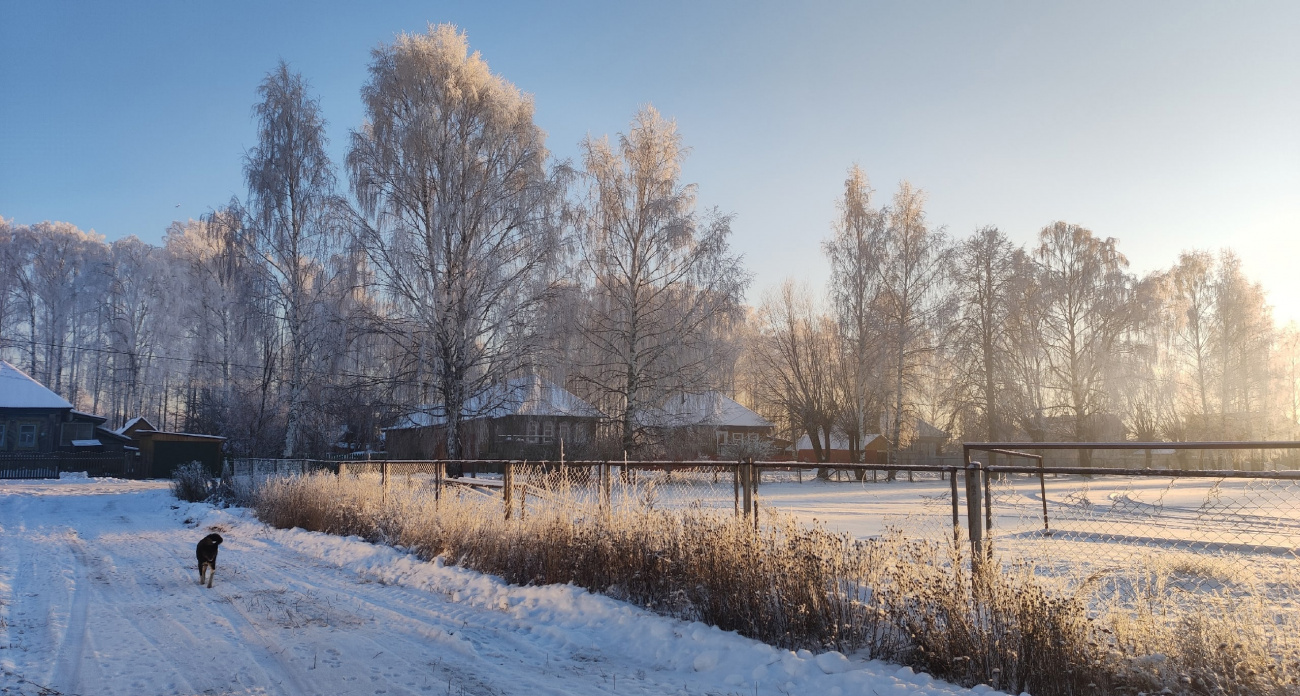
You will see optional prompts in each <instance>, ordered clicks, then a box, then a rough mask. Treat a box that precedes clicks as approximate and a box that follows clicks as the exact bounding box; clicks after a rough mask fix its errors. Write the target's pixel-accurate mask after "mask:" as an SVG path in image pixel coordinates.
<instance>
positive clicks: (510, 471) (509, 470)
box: [501, 462, 515, 522]
mask: <svg viewBox="0 0 1300 696" xmlns="http://www.w3.org/2000/svg"><path fill="white" fill-rule="evenodd" d="M514 468H515V467H514V465H513V464H511V463H509V462H506V465H505V468H504V469H503V473H502V476H501V499H502V500H503V501H504V502H505V508H506V521H507V522H509V521H510V512H511V511H510V507H511V503H513V502H514V500H513V495H512V489H513V487H514V485H515V476H514Z"/></svg>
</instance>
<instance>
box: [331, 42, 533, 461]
mask: <svg viewBox="0 0 1300 696" xmlns="http://www.w3.org/2000/svg"><path fill="white" fill-rule="evenodd" d="M372 58H373V59H372V61H371V64H370V79H369V81H368V82H367V83H366V85H365V87H364V88H363V89H362V99H363V102H364V103H365V110H366V123H365V124H364V125H363V126H362V127H361V129H360V130H358V131H355V132H354V133H353V135H352V147H351V150H350V152H349V154H348V159H347V164H348V170H349V172H350V174H351V178H352V187H353V190H354V191H355V193H356V196H357V199H358V201H359V202H360V205H361V209H362V211H363V212H364V213H365V215H366V216H367V218H368V220H367V224H366V225H365V227H364V230H363V231H362V233H361V234H362V239H361V242H362V246H364V247H365V248H366V250H367V252H368V254H369V255H370V257H371V259H372V261H373V264H374V270H375V273H376V277H377V280H378V282H379V284H380V285H381V286H382V287H383V289H384V290H385V291H386V293H387V295H388V297H389V299H390V301H391V302H390V305H391V312H390V314H389V322H390V324H389V325H388V326H386V327H384V330H386V331H387V332H389V334H390V335H391V336H392V337H393V338H394V340H397V341H399V342H400V343H401V344H402V345H403V346H404V348H405V351H406V354H407V356H408V359H409V364H410V365H411V366H412V369H413V370H415V372H412V373H408V374H407V375H405V378H406V379H407V380H410V381H417V380H421V379H424V378H425V376H427V378H429V380H430V382H431V386H432V388H433V391H434V392H435V393H436V395H437V397H438V402H439V408H438V410H439V411H441V412H442V413H443V414H445V418H446V423H447V428H446V433H447V441H446V449H447V456H449V457H451V458H453V459H456V458H460V457H461V455H462V447H461V442H460V427H459V426H460V422H461V420H462V419H463V418H464V417H466V416H470V415H474V414H472V413H470V412H469V411H468V410H467V409H470V408H471V405H472V404H473V403H475V402H474V399H475V397H480V396H482V395H484V394H487V393H489V389H490V387H491V386H492V384H493V383H495V382H498V381H500V380H501V379H503V378H505V377H506V376H507V375H509V374H510V373H511V372H513V371H516V370H519V369H521V368H523V367H525V366H526V365H527V363H528V362H529V360H530V348H529V335H530V332H531V321H530V319H531V315H532V314H533V313H534V312H535V311H536V310H537V309H538V307H539V305H540V304H541V302H542V301H543V300H544V298H545V297H546V296H547V294H548V290H549V286H548V283H547V282H546V275H547V274H546V271H547V268H548V266H549V264H550V262H551V260H552V258H553V255H554V254H555V253H556V251H557V244H556V241H555V226H554V225H553V224H552V212H553V211H552V208H551V206H552V204H553V202H554V200H555V186H554V185H553V181H552V179H551V178H550V177H549V176H548V173H547V169H546V158H547V151H546V147H545V134H544V133H543V132H542V130H541V129H540V128H538V127H537V126H536V125H535V124H534V123H533V102H532V99H531V98H530V97H529V96H528V95H526V94H523V93H521V92H520V91H519V90H518V88H516V87H515V86H514V85H512V84H510V83H509V82H507V81H506V80H504V79H502V78H501V77H499V76H497V75H494V74H492V72H491V71H490V70H489V69H488V65H487V63H486V62H485V61H484V60H483V58H482V57H481V56H480V55H479V54H478V53H471V52H470V50H469V44H468V42H467V39H466V37H465V35H464V34H463V33H461V32H459V31H458V30H457V29H456V28H455V27H453V26H451V25H445V24H444V25H439V26H436V27H430V29H429V31H428V33H426V34H414V35H412V34H403V35H401V36H399V37H398V38H397V40H396V41H395V42H394V43H393V44H391V45H384V46H381V47H379V48H378V49H376V50H375V51H374V52H373V53H372Z"/></svg>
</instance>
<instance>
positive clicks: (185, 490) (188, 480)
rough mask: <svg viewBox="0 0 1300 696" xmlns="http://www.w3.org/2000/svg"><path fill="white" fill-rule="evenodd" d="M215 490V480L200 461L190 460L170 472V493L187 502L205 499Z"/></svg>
mask: <svg viewBox="0 0 1300 696" xmlns="http://www.w3.org/2000/svg"><path fill="white" fill-rule="evenodd" d="M215 491H216V482H214V481H213V480H212V477H211V476H209V475H208V470H207V469H206V468H204V466H203V464H202V463H201V462H190V463H189V464H182V465H180V466H178V467H176V469H175V471H173V472H172V495H175V496H176V497H177V498H179V499H180V500H184V501H186V502H188V503H198V502H202V501H204V500H207V499H208V498H209V497H211V496H212V494H213V492H215Z"/></svg>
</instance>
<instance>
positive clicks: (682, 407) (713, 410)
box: [653, 391, 772, 428]
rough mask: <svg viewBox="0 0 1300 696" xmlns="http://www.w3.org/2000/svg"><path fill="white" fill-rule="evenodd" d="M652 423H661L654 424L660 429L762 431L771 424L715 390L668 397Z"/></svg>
mask: <svg viewBox="0 0 1300 696" xmlns="http://www.w3.org/2000/svg"><path fill="white" fill-rule="evenodd" d="M653 420H656V421H661V422H659V423H655V425H659V426H661V427H681V426H687V425H711V426H715V427H719V426H735V427H741V428H744V427H749V428H766V427H771V425H772V421H769V420H768V419H766V418H764V417H762V416H760V415H758V414H757V413H754V412H753V411H751V410H749V409H748V408H745V407H744V406H741V405H740V404H739V403H737V402H736V401H734V400H733V399H731V398H730V397H728V396H726V395H724V394H723V393H721V392H716V391H708V392H704V393H703V394H678V395H677V396H673V397H670V398H669V399H668V401H667V402H665V403H664V405H663V408H662V409H661V410H660V413H658V414H655V416H654V417H653Z"/></svg>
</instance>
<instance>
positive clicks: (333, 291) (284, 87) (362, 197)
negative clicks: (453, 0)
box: [0, 25, 748, 457]
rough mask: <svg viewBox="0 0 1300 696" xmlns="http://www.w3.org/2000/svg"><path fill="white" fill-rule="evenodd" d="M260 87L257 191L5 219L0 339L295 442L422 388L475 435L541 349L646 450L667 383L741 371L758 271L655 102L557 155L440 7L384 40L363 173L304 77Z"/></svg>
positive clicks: (553, 375) (108, 394)
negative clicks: (749, 268)
mask: <svg viewBox="0 0 1300 696" xmlns="http://www.w3.org/2000/svg"><path fill="white" fill-rule="evenodd" d="M258 94H259V97H260V99H259V101H258V102H257V104H256V105H255V107H254V117H255V120H256V123H257V126H258V142H257V144H256V146H255V147H253V148H251V149H250V150H249V152H248V154H247V155H246V157H245V161H244V174H245V179H246V183H247V195H246V196H245V197H244V198H243V199H242V200H232V201H231V202H229V203H228V204H226V205H223V206H221V207H219V208H218V209H216V210H214V211H213V212H212V213H211V214H209V215H207V216H205V217H204V218H203V219H202V220H198V221H191V222H189V223H186V224H180V223H177V224H174V225H172V227H171V228H170V229H169V230H168V231H167V234H166V236H165V238H164V241H163V244H162V246H160V247H154V246H151V245H148V244H145V243H142V242H141V241H139V240H138V239H136V238H135V237H128V238H125V239H121V240H117V241H114V242H112V243H111V244H108V243H105V242H104V240H103V239H102V238H101V237H99V236H97V235H95V234H93V233H85V232H82V231H80V230H77V229H75V228H73V227H71V226H70V225H66V224H60V223H42V224H37V225H31V226H23V225H17V224H14V223H13V222H12V221H3V220H2V219H0V264H3V266H2V267H0V283H3V285H0V303H3V304H0V354H2V355H3V356H4V357H5V358H6V359H9V360H11V361H13V362H15V363H16V364H18V365H20V366H22V367H24V368H25V369H27V370H29V371H30V372H31V373H32V374H33V375H34V376H35V377H37V378H38V379H40V380H42V381H43V382H45V383H47V384H49V385H51V387H52V388H54V389H55V390H56V391H58V392H60V393H62V394H65V395H67V396H68V397H69V398H70V399H71V400H73V401H74V403H75V404H76V405H77V406H78V407H79V408H82V409H85V410H90V411H95V412H100V413H104V414H108V415H110V416H111V418H112V419H113V421H115V422H122V421H124V420H126V419H127V418H129V417H131V416H133V415H137V414H141V415H145V416H148V417H149V418H150V419H151V420H153V421H154V422H155V424H156V425H158V426H159V427H165V428H173V429H189V430H197V431H202V432H215V433H221V434H224V435H226V436H228V437H230V438H231V450H232V451H234V452H237V453H245V452H246V453H259V454H279V455H283V456H294V455H300V454H303V453H309V452H311V453H318V452H322V451H326V450H329V449H337V448H340V447H341V448H346V449H364V448H367V447H374V446H376V445H377V444H378V443H377V438H378V437H379V429H380V428H381V427H382V426H384V425H386V424H388V423H391V422H392V421H393V420H394V418H395V416H396V415H397V414H398V413H399V412H402V411H407V410H410V409H411V408H426V409H427V410H429V411H430V412H431V414H432V415H435V416H437V417H439V418H445V419H446V420H447V421H449V423H450V424H451V426H452V427H450V428H448V432H449V433H450V436H449V437H448V441H447V442H446V449H447V452H448V454H449V456H452V457H458V456H460V455H461V454H462V453H463V443H461V442H459V439H458V437H457V434H458V433H459V429H458V428H457V427H455V426H456V424H457V423H458V422H459V421H461V420H463V419H466V418H472V417H474V416H475V415H477V413H479V412H482V411H485V410H489V409H491V408H493V407H494V406H496V405H497V404H496V403H494V400H499V399H501V398H505V397H508V396H510V393H509V392H508V391H506V390H503V389H501V388H500V385H501V384H502V383H503V382H505V381H506V380H508V379H509V378H511V377H514V376H518V375H521V374H525V373H530V372H534V373H540V374H542V376H544V377H548V378H550V379H552V380H553V381H556V382H559V383H561V384H566V385H569V386H570V387H571V388H573V389H574V390H575V391H578V392H579V393H581V394H582V395H583V396H584V397H586V398H587V399H588V400H590V401H591V402H592V403H594V404H595V405H597V406H598V407H599V408H601V410H602V411H603V412H605V413H606V414H609V416H610V424H609V427H608V428H607V431H608V432H607V433H605V435H604V439H605V440H606V442H605V445H606V446H607V448H608V449H611V451H612V452H620V451H622V450H629V451H632V452H642V451H648V449H647V448H650V447H652V446H653V444H654V443H652V442H650V441H649V439H648V433H649V426H650V425H652V424H653V417H652V415H651V414H652V412H653V411H654V409H655V408H657V407H658V406H659V405H661V404H662V403H663V402H664V401H665V399H667V398H668V396H669V395H670V394H673V393H677V392H680V391H683V390H700V389H707V388H713V387H722V386H725V382H726V380H727V379H728V377H729V375H730V373H731V367H732V365H733V364H734V362H735V349H734V345H735V343H734V341H733V340H732V339H731V336H732V334H733V333H734V325H735V324H736V323H737V322H738V321H740V320H741V319H742V318H743V314H742V312H741V305H740V301H741V298H742V296H743V294H744V292H745V289H746V287H747V284H748V276H747V275H746V274H745V272H744V271H743V270H742V266H741V264H740V261H739V259H738V258H736V257H735V256H734V255H733V254H732V252H731V251H730V249H729V246H728V240H729V236H730V231H731V230H730V219H729V218H728V217H726V216H723V215H720V214H717V213H714V212H703V211H697V210H696V202H695V190H694V187H692V186H689V185H687V184H685V183H683V182H682V181H681V164H682V161H683V158H684V156H685V152H686V150H685V147H684V146H683V144H682V142H681V138H680V136H679V135H678V134H677V131H676V126H675V124H674V123H673V122H671V121H669V120H666V119H664V118H662V117H661V116H660V115H659V114H658V113H657V112H656V111H655V110H654V109H653V108H651V107H646V108H644V109H642V110H641V111H640V112H638V113H637V114H636V115H635V117H634V119H633V121H632V123H631V127H630V128H629V129H628V131H627V133H626V134H624V135H620V136H618V138H617V139H615V140H613V141H611V140H610V139H608V138H600V139H596V138H588V139H587V140H585V141H584V142H583V143H582V144H581V151H582V161H581V162H579V163H576V164H575V163H571V162H558V161H554V159H553V158H552V157H551V156H550V154H549V153H548V151H547V149H546V144H545V134H544V133H543V132H542V130H541V129H540V128H538V127H537V125H536V124H535V123H534V121H533V104H532V100H531V98H530V97H528V96H527V95H525V94H522V93H521V92H520V91H519V90H518V89H517V88H515V86H514V85H512V84H510V83H509V82H507V81H505V80H503V79H502V78H501V77H499V76H497V75H494V74H493V73H492V72H491V71H490V70H489V69H488V66H487V64H486V63H485V62H484V61H483V60H482V58H481V57H480V56H479V55H478V54H477V53H472V52H471V51H470V50H469V46H468V44H467V41H466V38H465V36H464V34H462V33H460V32H458V31H457V30H456V29H455V28H454V27H451V26H445V25H444V26H438V27H431V28H430V30H429V32H428V33H426V34H419V35H403V36H400V37H398V38H397V39H396V41H395V42H394V43H392V44H391V45H385V46H381V47H380V48H378V49H376V50H375V51H374V52H373V55H372V61H371V63H370V69H369V79H368V81H367V83H366V84H365V86H364V87H363V89H362V92H361V97H362V101H363V104H364V107H365V113H366V120H365V122H364V123H363V124H361V125H360V127H358V128H357V129H355V130H353V131H352V133H351V141H350V143H349V147H348V149H347V156H346V161H345V162H343V163H342V167H341V170H342V172H344V173H345V174H346V181H347V185H346V187H345V186H343V185H341V184H340V181H339V178H340V177H339V173H340V169H339V168H338V167H336V164H335V163H334V162H331V161H330V159H329V156H328V155H327V150H328V148H327V142H326V138H325V121H324V118H323V115H322V114H321V113H320V109H319V105H318V102H317V100H316V99H315V98H314V97H313V96H312V95H311V94H310V92H309V89H308V86H307V85H306V83H305V81H304V80H303V78H302V77H301V76H300V75H297V74H295V73H293V72H292V71H291V70H290V69H289V68H288V67H287V66H285V65H283V64H282V65H280V66H279V67H278V68H277V69H276V70H274V71H272V72H271V73H270V74H268V75H267V77H266V79H265V80H264V81H263V82H262V84H261V86H260V87H259V90H258Z"/></svg>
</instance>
